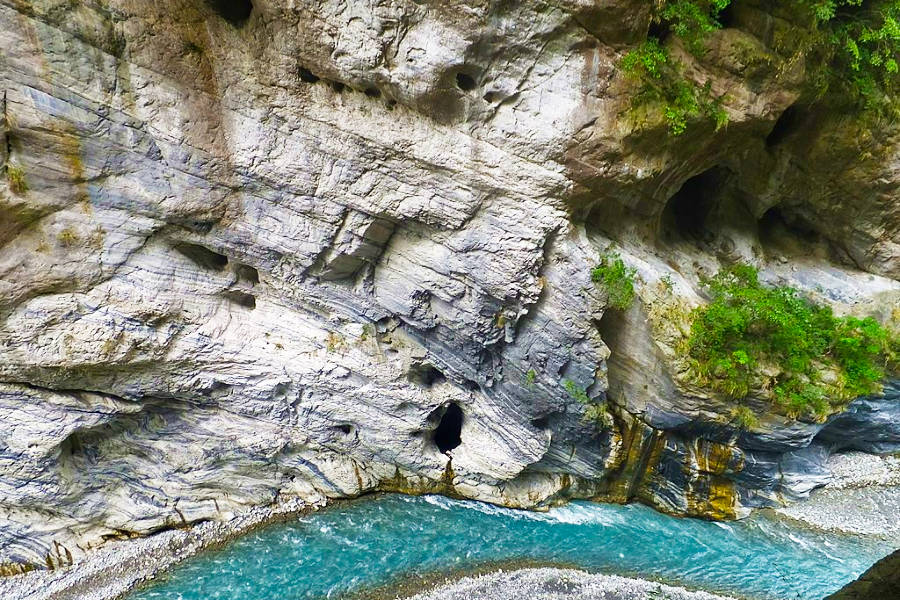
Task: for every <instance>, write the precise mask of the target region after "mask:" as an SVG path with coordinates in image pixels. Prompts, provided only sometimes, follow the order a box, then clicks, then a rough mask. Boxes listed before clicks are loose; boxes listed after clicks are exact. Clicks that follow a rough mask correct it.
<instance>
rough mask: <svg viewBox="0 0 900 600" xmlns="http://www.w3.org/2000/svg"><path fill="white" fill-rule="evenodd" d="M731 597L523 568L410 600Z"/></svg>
mask: <svg viewBox="0 0 900 600" xmlns="http://www.w3.org/2000/svg"><path fill="white" fill-rule="evenodd" d="M522 598H528V599H529V600H648V599H651V598H652V599H653V600H730V599H729V597H727V596H717V595H715V594H710V593H708V592H695V591H690V590H686V589H684V588H680V587H673V586H670V585H664V584H661V583H655V582H652V581H645V580H642V579H631V578H628V577H618V576H616V575H598V574H593V573H586V572H584V571H578V570H575V569H552V568H540V569H520V570H516V571H507V572H504V571H498V572H496V573H488V574H486V575H481V576H479V577H464V578H462V579H460V580H458V581H455V582H453V583H448V584H446V585H443V586H440V587H438V588H436V589H434V590H432V591H430V592H425V593H422V594H418V595H416V596H413V597H412V598H410V599H409V600H522Z"/></svg>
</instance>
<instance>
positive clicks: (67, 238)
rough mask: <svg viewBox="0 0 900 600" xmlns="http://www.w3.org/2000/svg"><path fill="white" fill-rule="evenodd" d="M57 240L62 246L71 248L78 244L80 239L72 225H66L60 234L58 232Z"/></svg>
mask: <svg viewBox="0 0 900 600" xmlns="http://www.w3.org/2000/svg"><path fill="white" fill-rule="evenodd" d="M56 241H58V242H59V245H60V246H63V247H64V248H70V247H72V246H74V245H75V244H77V243H78V242H79V241H80V240H79V238H78V234H77V233H75V230H74V229H72V228H71V227H66V228H65V229H62V230H61V231H60V232H59V233H58V234H56Z"/></svg>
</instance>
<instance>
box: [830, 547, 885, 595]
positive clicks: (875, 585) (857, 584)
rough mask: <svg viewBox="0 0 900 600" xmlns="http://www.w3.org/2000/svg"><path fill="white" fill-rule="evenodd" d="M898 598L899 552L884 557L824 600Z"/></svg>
mask: <svg viewBox="0 0 900 600" xmlns="http://www.w3.org/2000/svg"><path fill="white" fill-rule="evenodd" d="M897 597H900V550H897V551H896V552H894V553H893V554H891V555H889V556H886V557H884V558H882V559H881V560H879V561H878V562H877V563H875V564H874V565H872V567H871V568H870V569H869V570H868V571H866V572H865V573H863V574H862V575H861V576H860V578H859V579H857V580H856V581H853V582H851V583H848V584H847V585H846V586H844V587H843V588H841V589H840V590H838V591H837V592H835V593H833V594H831V595H830V596H828V598H826V600H870V599H871V600H874V599H875V598H897Z"/></svg>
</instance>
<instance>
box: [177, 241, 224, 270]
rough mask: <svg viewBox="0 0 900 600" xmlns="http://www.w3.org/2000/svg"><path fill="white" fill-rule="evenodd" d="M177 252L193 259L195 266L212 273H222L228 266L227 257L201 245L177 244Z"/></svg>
mask: <svg viewBox="0 0 900 600" xmlns="http://www.w3.org/2000/svg"><path fill="white" fill-rule="evenodd" d="M175 250H177V251H178V252H179V253H181V254H182V255H184V256H186V257H187V258H189V259H191V260H192V261H193V262H194V263H195V264H197V265H199V266H201V267H203V268H204V269H209V270H211V271H221V270H222V269H224V268H225V267H226V266H227V265H228V257H227V256H225V255H224V254H219V253H218V252H213V251H212V250H210V249H209V248H206V247H205V246H201V245H200V244H192V243H190V242H179V243H177V244H175Z"/></svg>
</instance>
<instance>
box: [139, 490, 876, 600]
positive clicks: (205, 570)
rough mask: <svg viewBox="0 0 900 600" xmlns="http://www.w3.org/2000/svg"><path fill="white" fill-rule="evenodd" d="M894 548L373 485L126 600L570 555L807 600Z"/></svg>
mask: <svg viewBox="0 0 900 600" xmlns="http://www.w3.org/2000/svg"><path fill="white" fill-rule="evenodd" d="M891 550H892V548H891V547H890V545H889V544H887V543H884V542H882V543H878V542H873V541H862V540H859V539H856V538H853V537H847V536H836V535H823V534H820V533H813V532H810V531H806V530H804V529H800V528H797V527H792V526H788V525H786V524H784V523H782V522H778V521H775V520H773V519H770V518H767V517H765V516H761V515H756V516H754V517H752V518H750V519H746V520H744V521H740V522H733V523H712V522H707V521H700V520H695V519H679V518H674V517H669V516H666V515H662V514H660V513H657V512H655V511H653V510H651V509H649V508H646V507H643V506H639V505H630V506H618V505H605V504H593V503H586V502H574V503H572V504H569V505H567V506H563V507H560V508H554V509H552V510H550V511H549V512H547V513H534V512H525V511H515V510H509V509H503V508H497V507H494V506H489V505H485V504H481V503H477V502H465V501H457V500H449V499H447V498H443V497H439V496H424V497H410V496H401V495H379V496H374V497H369V498H364V499H361V500H357V501H353V502H344V503H338V504H336V505H334V506H331V507H329V508H327V509H324V510H321V511H319V512H316V513H312V514H307V515H302V516H299V517H296V518H294V519H293V520H291V521H288V522H281V523H275V524H272V525H269V526H267V527H263V528H261V529H259V530H256V531H254V532H251V533H249V534H247V535H245V536H243V537H240V538H238V539H236V540H234V541H233V542H231V543H229V544H228V545H227V546H225V547H224V548H223V549H220V550H215V551H211V552H207V553H203V554H201V555H199V556H196V557H194V558H192V559H189V560H187V561H185V562H184V563H182V564H180V565H179V566H177V567H176V568H175V569H173V570H172V571H171V573H169V574H168V575H167V576H166V577H165V578H163V579H160V580H158V581H157V582H155V583H154V584H152V585H151V586H149V587H145V588H143V589H140V590H138V591H136V592H135V593H133V594H132V595H131V596H129V600H151V599H165V600H211V599H228V600H264V599H265V600H300V599H307V598H309V599H319V598H340V597H342V596H343V595H346V594H347V593H350V592H357V591H360V590H365V589H370V588H375V587H378V586H384V585H388V584H390V583H391V582H392V581H395V580H397V579H398V578H402V577H406V576H413V575H419V574H426V573H435V572H445V571H460V570H465V569H477V568H478V567H479V565H485V564H487V563H496V562H505V561H528V562H532V563H545V564H548V565H552V564H565V565H574V566H579V567H581V568H583V569H586V570H588V571H594V572H602V573H616V574H624V575H634V576H638V577H643V578H648V579H657V580H661V581H665V582H669V583H674V584H682V585H685V586H688V587H694V588H703V589H707V590H711V591H719V592H725V593H729V594H731V595H735V596H739V597H747V598H765V599H770V598H771V599H785V600H797V599H799V600H813V599H819V598H822V597H823V596H825V595H826V594H828V593H830V592H832V591H834V590H836V589H838V588H839V587H841V586H842V585H843V584H845V583H847V582H848V581H850V580H852V579H854V578H855V577H856V576H858V575H859V574H860V573H861V572H862V571H864V570H865V569H866V568H868V567H869V566H870V565H871V564H872V563H874V562H875V561H876V560H877V559H879V558H880V557H881V556H883V555H886V554H888V553H889V552H890V551H891Z"/></svg>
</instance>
